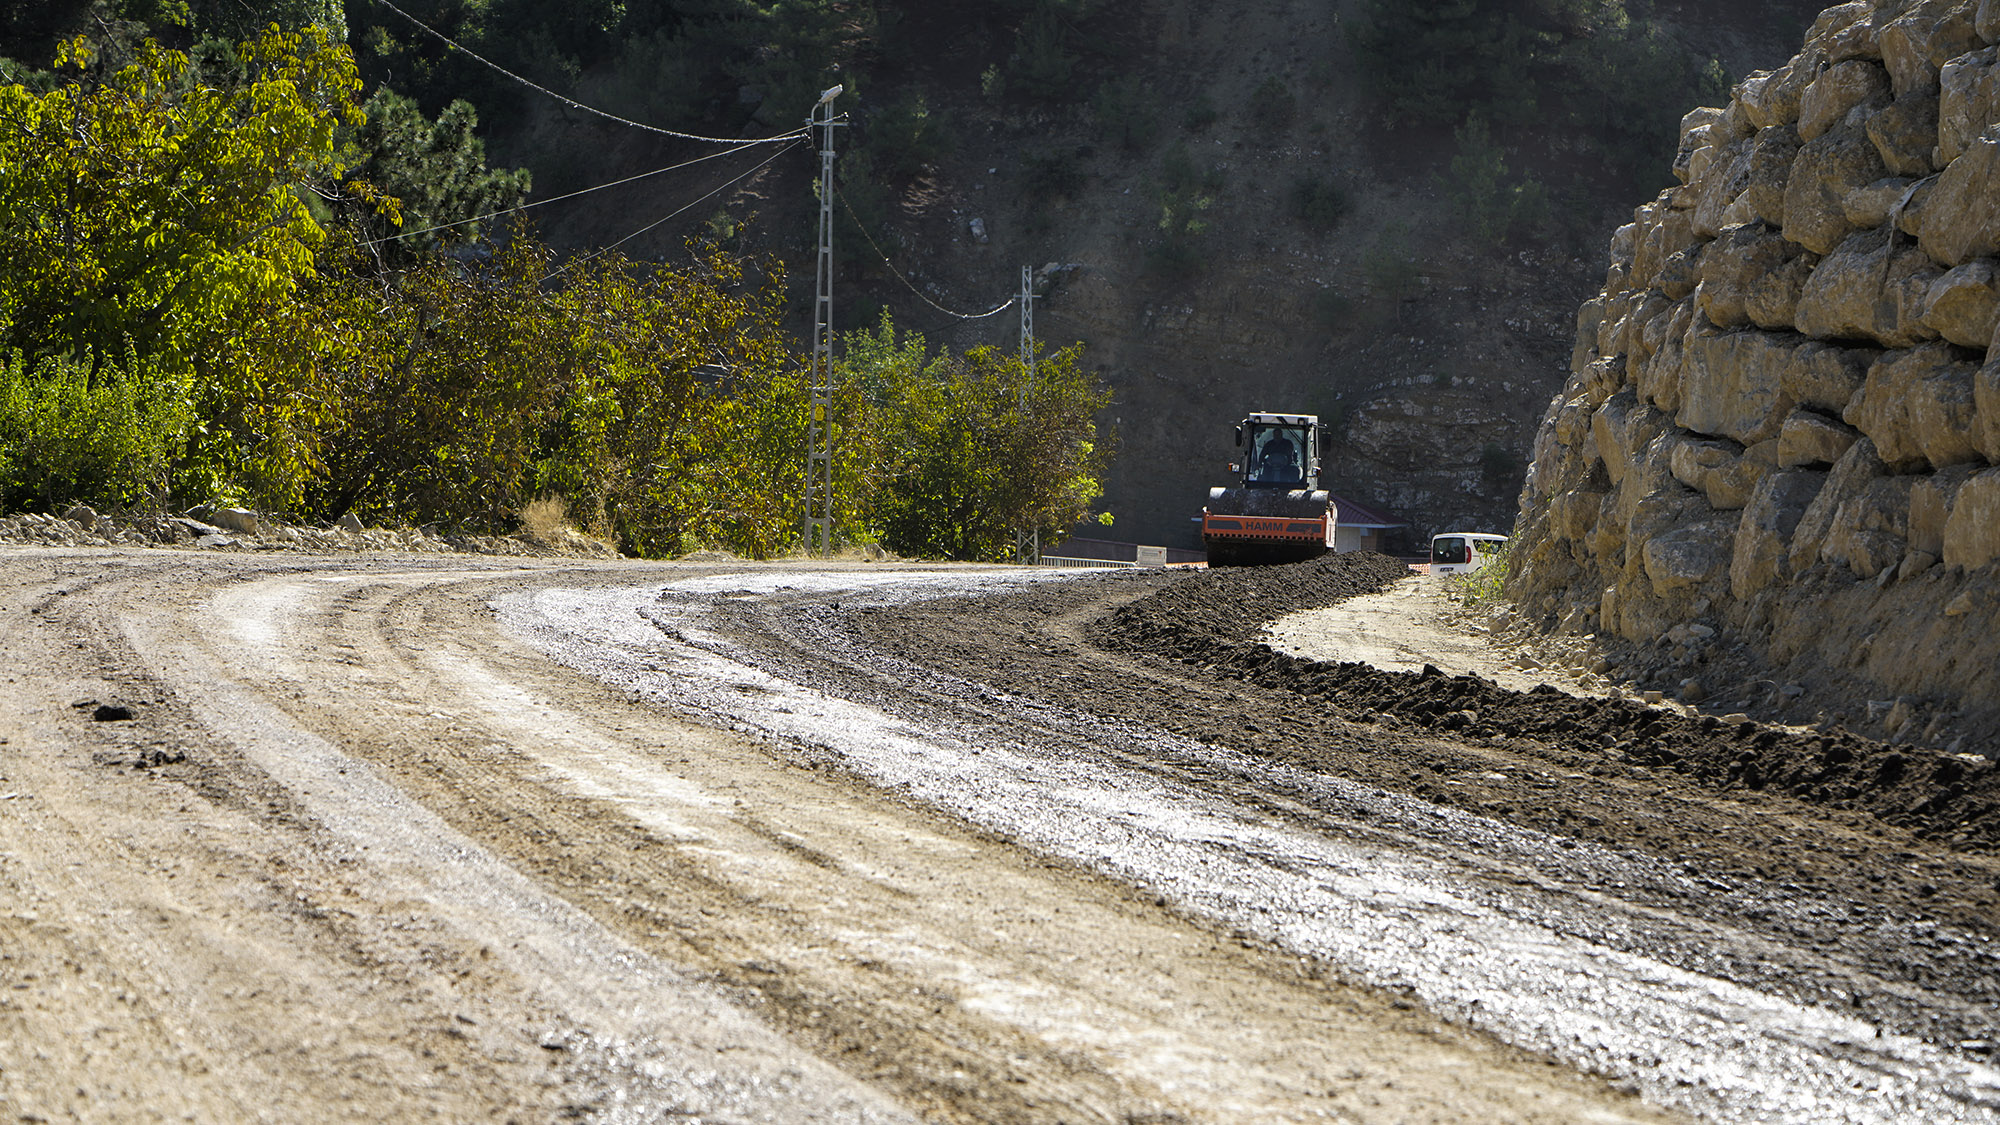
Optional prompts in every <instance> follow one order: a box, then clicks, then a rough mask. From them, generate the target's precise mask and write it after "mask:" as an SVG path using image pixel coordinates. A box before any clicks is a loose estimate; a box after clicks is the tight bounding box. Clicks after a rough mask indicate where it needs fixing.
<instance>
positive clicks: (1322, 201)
mask: <svg viewBox="0 0 2000 1125" xmlns="http://www.w3.org/2000/svg"><path fill="white" fill-rule="evenodd" d="M1351 206H1352V204H1351V203H1350V202H1349V201H1348V198H1347V189H1346V188H1345V187H1342V186H1341V185H1340V184H1339V183H1338V182H1337V181H1335V180H1332V179H1329V178H1327V177H1325V176H1322V175H1320V174H1319V173H1317V172H1308V173H1306V174H1305V175H1303V176H1300V177H1299V178H1298V179H1297V180H1296V181H1294V182H1293V184H1292V214H1293V215H1294V216H1295V217H1296V218H1297V219H1298V220H1299V221H1300V222H1302V223H1304V224H1305V225H1306V226H1308V227H1311V228H1312V229H1313V230H1316V231H1328V230H1332V229H1333V228H1334V227H1336V226H1339V225H1340V220H1341V219H1343V218H1345V217H1346V216H1347V212H1348V210H1349V209H1350V207H1351Z"/></svg>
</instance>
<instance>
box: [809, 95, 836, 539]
mask: <svg viewBox="0 0 2000 1125" xmlns="http://www.w3.org/2000/svg"><path fill="white" fill-rule="evenodd" d="M842 89H844V87H842V86H835V87H833V88H832V89H830V90H828V91H826V92H825V93H823V94H821V95H820V98H819V103H818V104H817V105H815V106H813V112H812V115H811V117H810V118H808V123H809V124H810V125H814V126H820V127H823V128H824V129H825V134H824V139H823V140H822V141H821V142H820V150H819V278H818V283H817V286H816V289H817V292H816V293H815V295H814V297H813V338H812V345H813V346H812V365H813V366H812V391H811V395H810V406H809V407H808V409H809V410H810V411H811V412H812V413H811V415H810V417H809V418H808V419H807V421H806V514H805V553H806V555H807V556H808V557H810V556H812V555H815V554H817V555H821V556H826V555H830V554H832V553H833V417H832V413H833V129H834V124H835V122H834V120H833V99H835V98H837V97H839V96H840V92H841V90H842ZM822 110H824V111H825V114H824V116H822V115H821V111H822Z"/></svg>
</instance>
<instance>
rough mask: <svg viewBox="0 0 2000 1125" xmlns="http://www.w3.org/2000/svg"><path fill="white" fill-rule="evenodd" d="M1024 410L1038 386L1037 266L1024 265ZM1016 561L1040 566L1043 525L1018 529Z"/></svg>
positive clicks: (1022, 311)
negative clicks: (1036, 349)
mask: <svg viewBox="0 0 2000 1125" xmlns="http://www.w3.org/2000/svg"><path fill="white" fill-rule="evenodd" d="M1021 367H1022V379H1021V413H1022V414H1026V413H1027V412H1028V396H1029V394H1031V393H1032V392H1033V391H1034V387H1035V267H1033V266H1022V267H1021ZM1014 561H1015V562H1017V563H1020V564H1021V565H1022V566H1038V565H1040V564H1041V561H1042V529H1041V528H1039V527H1031V528H1028V529H1026V530H1023V529H1021V528H1018V527H1017V528H1015V529H1014Z"/></svg>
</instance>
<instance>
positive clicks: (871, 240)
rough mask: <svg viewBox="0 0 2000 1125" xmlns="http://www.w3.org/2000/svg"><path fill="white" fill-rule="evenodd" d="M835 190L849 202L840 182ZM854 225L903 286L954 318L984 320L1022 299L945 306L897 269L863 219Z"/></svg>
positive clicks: (851, 210) (849, 205)
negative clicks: (986, 305)
mask: <svg viewBox="0 0 2000 1125" xmlns="http://www.w3.org/2000/svg"><path fill="white" fill-rule="evenodd" d="M833 191H834V194H835V195H838V196H839V197H840V201H841V202H842V203H847V193H845V192H843V191H841V190H840V185H839V184H835V185H834V186H833ZM847 213H848V215H850V216H852V215H853V214H854V205H853V204H852V203H847ZM854 227H855V229H856V230H859V231H860V232H861V237H862V238H864V239H867V240H868V246H869V248H870V249H872V250H874V251H875V256H876V257H878V258H880V259H882V264H883V265H885V266H887V267H889V272H890V273H891V274H892V275H894V276H895V278H896V280H897V281H900V282H902V283H903V288H905V289H908V290H909V291H910V292H911V293H914V294H916V297H917V300H919V301H922V302H923V303H924V304H926V305H929V306H930V307H932V308H934V309H936V310H937V311H939V312H941V313H943V314H944V315H946V316H948V317H951V318H953V319H954V320H984V319H986V318H987V317H989V316H998V315H999V314H1001V313H1003V312H1006V311H1007V310H1008V309H1011V308H1013V307H1014V302H1015V301H1018V300H1020V298H1019V297H1009V298H1007V300H1006V301H1004V302H1002V303H1001V304H999V305H996V306H995V307H993V308H990V309H988V310H986V311H985V312H983V313H962V312H954V311H953V310H951V309H948V308H945V307H944V306H943V305H940V304H938V303H937V302H936V301H933V300H931V299H930V298H929V297H926V296H925V295H924V292H923V290H921V289H918V288H917V287H916V286H915V285H913V284H911V282H910V279H909V278H907V277H904V276H903V275H902V273H901V272H900V271H899V270H897V269H896V264H895V263H894V262H891V261H890V260H889V255H887V254H884V253H883V252H882V248H881V247H880V246H877V245H875V238H874V236H873V235H870V234H869V233H868V228H867V227H866V226H863V225H862V223H861V220H859V219H855V220H854Z"/></svg>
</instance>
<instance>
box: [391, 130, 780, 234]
mask: <svg viewBox="0 0 2000 1125" xmlns="http://www.w3.org/2000/svg"><path fill="white" fill-rule="evenodd" d="M805 133H806V131H805V130H804V129H800V130H798V131H796V132H794V133H792V134H791V135H790V136H791V139H794V140H795V139H797V138H799V137H803V136H805ZM764 143H765V142H763V141H746V142H744V143H742V144H739V145H737V146H736V147H735V148H729V149H724V150H722V151H721V152H711V153H709V154H708V155H707V156H697V157H695V158H694V159H693V160H683V161H681V162H680V163H679V164H670V165H668V166H666V167H665V168H655V169H653V170H652V171H650V172H640V173H638V174H637V175H632V176H627V177H625V178H624V179H622V180H613V181H611V182H610V183H608V184H598V185H597V186H595V187H587V188H582V189H579V190H577V191H572V192H569V193H568V194H565V195H552V196H550V197H549V198H547V199H537V200H535V201H534V202H532V203H521V204H517V205H515V206H513V207H507V208H503V209H501V210H499V211H488V212H487V213H486V214H484V215H474V216H472V217H471V218H469V219H457V220H454V221H452V222H449V223H439V224H438V225H436V226H433V227H424V228H422V229H420V230H399V231H397V232H396V233H394V234H391V235H385V236H383V237H381V238H373V239H369V240H368V241H366V242H363V243H362V244H361V245H363V246H380V245H381V244H383V243H385V242H394V241H396V240H397V239H399V238H413V237H415V236H417V235H420V234H430V233H432V232H434V231H441V230H450V229H451V228H452V227H462V226H465V225H466V224H468V223H481V222H485V221H486V220H487V219H497V218H499V217H501V216H502V215H513V214H517V213H519V212H521V211H526V210H528V209H530V208H533V207H540V206H542V205H543V204H547V203H561V202H562V201H563V200H565V199H575V198H576V197H577V196H579V195H589V194H590V193H592V192H595V191H604V190H605V189H607V188H615V187H622V186H623V185H625V184H629V183H633V182H635V181H638V180H643V179H646V178H647V177H649V176H658V175H662V174H664V173H667V172H678V171H680V170H681V169H683V168H689V167H692V166H694V165H696V164H700V163H702V162H704V161H708V160H714V159H717V158H718V157H723V156H729V155H731V154H733V153H738V152H742V151H743V150H744V149H746V148H751V147H754V146H756V145H760V144H764ZM780 151H783V150H780Z"/></svg>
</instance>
